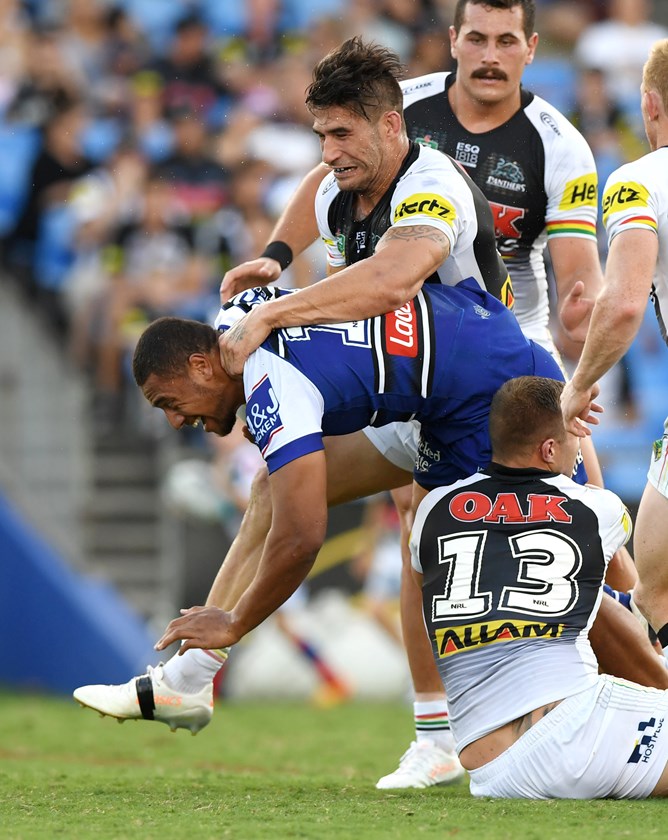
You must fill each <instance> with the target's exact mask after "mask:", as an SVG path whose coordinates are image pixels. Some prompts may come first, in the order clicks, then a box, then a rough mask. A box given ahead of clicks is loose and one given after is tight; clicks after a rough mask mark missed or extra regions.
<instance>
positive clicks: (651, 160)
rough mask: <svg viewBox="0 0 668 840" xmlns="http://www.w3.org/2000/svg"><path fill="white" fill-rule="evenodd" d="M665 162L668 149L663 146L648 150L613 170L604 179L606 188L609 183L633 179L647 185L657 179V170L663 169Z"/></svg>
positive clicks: (667, 161) (666, 162)
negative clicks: (651, 150) (646, 152)
mask: <svg viewBox="0 0 668 840" xmlns="http://www.w3.org/2000/svg"><path fill="white" fill-rule="evenodd" d="M666 164H668V149H666V148H665V147H664V148H661V149H657V150H656V151H654V152H648V154H646V155H643V156H642V157H639V158H636V160H630V161H627V162H626V163H623V164H622V165H621V166H618V167H617V169H615V170H613V172H611V173H610V175H609V176H608V179H607V181H606V189H607V188H608V187H609V186H610V185H611V184H617V183H620V182H628V181H634V180H635V181H641V182H646V183H647V185H648V186H649V185H651V184H654V183H656V182H657V180H658V179H657V177H656V175H657V172H660V171H665V167H666Z"/></svg>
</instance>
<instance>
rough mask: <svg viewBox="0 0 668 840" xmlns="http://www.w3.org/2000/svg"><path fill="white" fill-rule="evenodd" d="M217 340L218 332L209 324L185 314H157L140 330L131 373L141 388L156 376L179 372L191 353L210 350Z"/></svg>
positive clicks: (208, 351) (183, 367)
mask: <svg viewBox="0 0 668 840" xmlns="http://www.w3.org/2000/svg"><path fill="white" fill-rule="evenodd" d="M217 344H218V333H217V332H216V330H214V328H213V327H211V326H209V324H202V323H201V322H200V321H190V320H187V319H186V318H172V317H165V318H158V320H157V321H153V323H151V324H149V325H148V327H146V329H145V330H144V332H143V333H142V334H141V336H140V338H139V341H138V342H137V346H136V348H135V352H134V356H133V357H132V373H133V376H134V378H135V382H136V383H137V385H139V387H140V388H141V387H142V385H144V383H145V382H146V380H147V379H148V378H149V376H151V374H155V375H156V376H159V377H163V376H170V375H175V374H179V373H182V372H183V371H184V370H185V367H186V365H187V364H188V359H189V358H190V356H191V355H192V354H193V353H205V354H208V353H210V352H211V351H212V350H213V349H214V347H216V346H217Z"/></svg>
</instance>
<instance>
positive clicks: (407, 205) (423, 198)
mask: <svg viewBox="0 0 668 840" xmlns="http://www.w3.org/2000/svg"><path fill="white" fill-rule="evenodd" d="M417 215H420V216H433V217H434V218H436V219H442V220H443V221H444V222H447V223H448V224H449V225H452V224H453V222H454V220H455V218H456V216H457V214H456V213H455V208H454V207H453V206H452V204H450V202H449V201H447V200H446V199H445V198H443V196H442V195H435V194H434V193H415V194H414V195H411V196H409V198H407V199H405V201H402V202H401V204H400V205H399V206H398V207H397V209H396V210H395V211H394V219H393V222H398V221H401V219H408V218H410V217H411V216H417Z"/></svg>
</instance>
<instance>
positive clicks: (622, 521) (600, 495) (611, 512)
mask: <svg viewBox="0 0 668 840" xmlns="http://www.w3.org/2000/svg"><path fill="white" fill-rule="evenodd" d="M586 494H587V498H586V501H587V503H588V504H589V506H590V507H591V508H592V509H593V510H594V512H595V513H596V515H597V517H598V522H599V534H600V537H601V544H602V546H603V553H604V555H605V559H606V562H607V561H608V560H610V558H611V557H612V555H613V554H614V553H615V552H616V551H617V550H618V549H619V548H622V546H624V545H626V543H627V542H628V541H629V540H630V539H631V534H632V532H633V522H632V520H631V515H630V514H629V512H628V510H627V508H626V505H625V504H624V502H622V500H621V499H620V498H619V496H617V495H616V494H615V493H613V492H612V491H611V490H606V489H604V488H602V487H593V486H591V485H587V487H586Z"/></svg>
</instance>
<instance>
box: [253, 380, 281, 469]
mask: <svg viewBox="0 0 668 840" xmlns="http://www.w3.org/2000/svg"><path fill="white" fill-rule="evenodd" d="M279 408H280V405H279V402H278V399H277V398H276V394H275V393H274V389H273V388H272V385H271V381H270V379H269V376H268V375H267V374H265V375H264V376H263V377H262V379H261V380H260V381H259V382H258V383H257V385H255V386H254V387H253V390H252V392H251V395H250V397H249V398H248V402H247V404H246V424H247V426H248V428H249V429H250V432H251V434H252V435H253V437H254V438H255V442H256V443H257V445H258V447H259V449H260V451H261V452H262V454H263V455H264V453H265V452H266V451H267V447H268V446H269V444H270V443H271V439H272V438H273V436H274V435H275V434H276V433H277V432H280V431H281V429H282V428H283V423H282V421H281V415H280V413H279Z"/></svg>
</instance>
